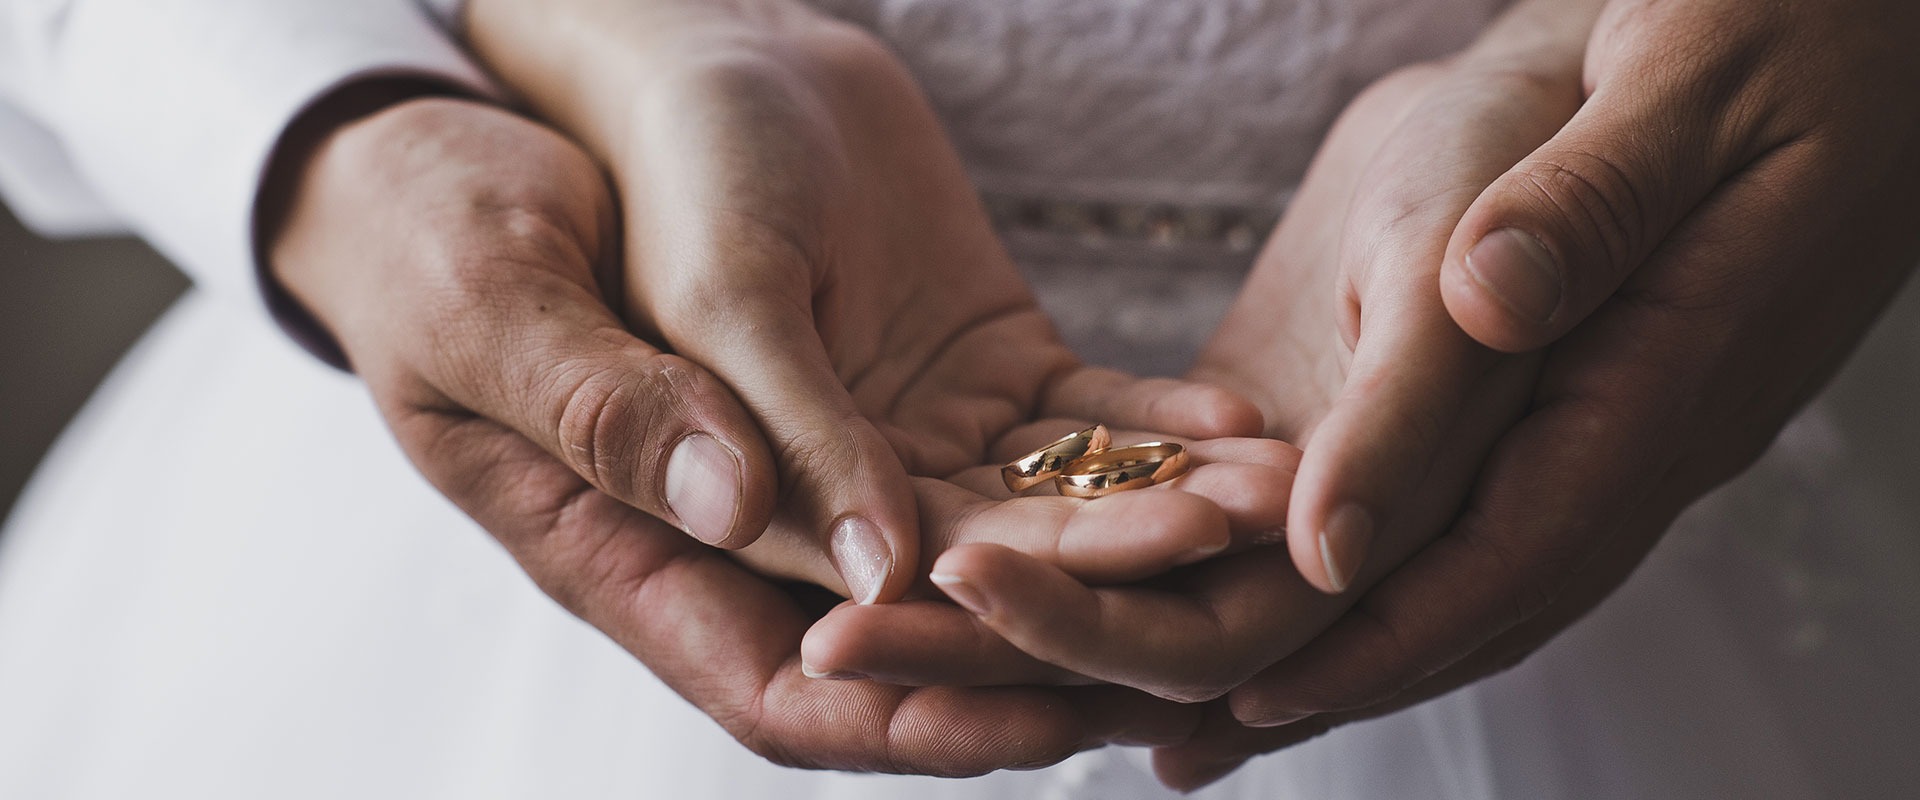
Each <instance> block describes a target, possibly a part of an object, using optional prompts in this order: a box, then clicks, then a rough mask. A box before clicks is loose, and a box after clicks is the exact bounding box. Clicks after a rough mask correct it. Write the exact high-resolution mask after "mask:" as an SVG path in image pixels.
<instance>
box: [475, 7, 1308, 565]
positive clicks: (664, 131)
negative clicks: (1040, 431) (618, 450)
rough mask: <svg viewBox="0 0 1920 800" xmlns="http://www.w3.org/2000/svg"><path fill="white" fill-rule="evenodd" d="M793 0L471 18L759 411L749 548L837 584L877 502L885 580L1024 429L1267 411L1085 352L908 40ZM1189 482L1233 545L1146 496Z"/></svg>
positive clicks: (627, 306) (502, 10)
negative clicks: (898, 54) (602, 179)
mask: <svg viewBox="0 0 1920 800" xmlns="http://www.w3.org/2000/svg"><path fill="white" fill-rule="evenodd" d="M781 7H782V6H781V5H780V4H771V3H767V4H745V3H742V4H737V5H729V4H719V5H717V6H716V5H710V4H704V3H698V4H688V3H672V2H665V3H656V4H647V5H641V6H636V5H634V4H627V3H608V2H601V1H600V0H575V2H570V3H563V4H540V5H538V6H533V5H528V4H524V3H485V2H483V3H479V4H475V5H474V6H473V7H472V9H471V11H470V19H469V23H470V28H471V34H472V39H473V41H474V43H475V46H476V48H477V49H478V51H479V52H480V53H481V55H482V56H483V57H485V58H487V59H488V60H489V63H490V65H491V66H493V67H494V68H495V69H496V70H497V71H498V72H499V73H500V74H501V75H502V77H503V78H505V79H506V80H507V81H509V82H510V83H511V84H513V85H515V86H517V87H519V88H520V89H521V90H522V91H523V92H524V93H525V94H526V97H527V99H528V100H529V102H531V103H532V104H533V105H534V106H535V107H536V108H538V109H539V110H540V111H541V113H542V114H543V115H545V116H546V117H548V118H550V119H552V120H554V121H555V123H556V124H558V125H559V126H561V127H562V128H563V129H565V130H566V131H568V132H569V133H570V134H571V135H573V136H575V137H577V138H578V139H579V140H581V141H582V142H583V143H585V145H586V146H587V147H588V148H589V150H590V151H592V152H593V153H594V154H595V155H596V156H597V157H598V158H599V159H601V160H602V161H603V162H604V163H605V164H607V166H608V167H609V168H610V170H611V172H612V175H613V177H614V181H615V183H616V185H617V187H618V189H619V195H620V197H621V200H622V203H623V216H622V223H623V225H624V228H625V233H626V237H627V239H626V250H625V253H624V257H623V258H624V262H623V266H624V267H625V269H624V270H623V271H622V273H621V277H622V278H624V281H623V284H622V286H621V287H620V288H619V290H618V291H616V292H614V293H613V296H614V298H615V300H616V303H617V305H618V307H619V308H620V309H621V311H622V314H623V316H624V318H625V319H626V320H627V322H628V323H629V324H630V325H631V326H632V327H633V328H634V329H636V330H638V331H641V332H643V333H644V334H645V335H646V337H647V338H649V339H652V340H656V341H660V342H662V343H663V344H664V345H665V346H666V347H669V348H671V349H672V350H673V351H674V352H675V353H677V354H679V355H682V356H684V357H686V358H688V359H691V360H692V361H694V362H696V363H699V364H701V365H702V366H704V367H706V368H707V369H710V370H712V372H713V374H714V375H715V376H716V377H718V378H719V379H720V381H721V382H722V383H724V384H725V385H726V386H727V387H728V388H730V389H731V390H733V391H734V392H735V393H736V394H737V395H738V397H739V398H740V400H741V402H742V403H743V404H744V406H745V407H746V408H747V409H748V411H749V413H750V414H751V415H752V416H753V419H754V422H755V423H756V424H757V425H758V426H759V428H760V429H761V430H762V431H763V432H764V433H765V435H766V437H767V441H768V444H769V445H770V448H771V450H772V452H773V453H774V455H775V458H774V462H775V464H774V466H775V470H774V472H775V473H776V475H775V476H768V477H765V478H756V479H754V480H750V481H749V483H750V484H754V485H759V484H760V483H762V482H763V481H764V482H774V483H777V484H778V485H779V486H780V491H781V496H780V498H779V503H778V504H777V506H776V508H777V510H776V512H775V513H774V515H773V516H772V519H771V523H772V526H771V529H770V535H768V536H766V537H764V538H762V539H761V540H760V541H759V542H756V543H754V544H753V546H750V547H747V548H745V549H744V550H742V551H741V552H740V553H739V556H740V558H741V559H742V560H743V561H745V562H746V563H749V564H751V565H753V566H755V567H756V568H758V569H760V570H761V571H762V572H764V573H766V574H769V575H776V576H781V577H791V578H799V579H803V580H809V581H815V582H819V583H822V584H823V585H828V586H833V585H834V582H833V581H832V580H831V577H830V576H831V573H832V567H833V566H834V564H832V563H830V562H832V561H835V560H839V559H841V557H842V554H841V553H839V552H837V551H835V550H834V549H833V548H832V547H823V546H822V545H823V544H828V543H830V537H831V536H832V534H833V532H834V531H835V526H836V524H837V522H838V521H839V520H844V519H846V518H849V517H858V518H862V519H866V520H869V521H871V522H872V523H873V524H874V525H875V526H877V528H878V529H879V530H880V531H881V532H882V534H883V535H884V537H885V539H886V541H887V543H888V545H889V547H890V549H891V550H892V552H893V554H894V559H893V560H894V562H895V563H897V564H901V565H904V566H903V567H902V568H899V569H894V570H892V572H891V575H890V577H889V579H888V581H887V584H886V586H885V588H884V589H883V590H882V591H881V592H880V596H879V599H882V600H893V599H897V598H899V597H901V596H902V595H903V594H904V593H905V592H907V591H908V590H909V588H910V587H911V585H912V584H913V582H914V580H915V578H916V577H917V576H918V575H919V574H920V573H921V572H923V570H922V569H921V567H922V566H923V563H922V560H921V559H920V558H919V557H918V550H919V549H920V547H921V546H922V543H921V540H920V536H919V533H918V524H917V522H916V520H917V517H918V516H923V515H922V514H919V513H918V512H917V511H916V508H915V507H914V505H913V504H912V502H910V501H911V500H912V499H913V498H914V497H915V495H916V494H919V495H920V496H921V497H922V498H923V499H924V498H926V497H927V496H928V493H929V492H934V491H936V490H935V489H933V488H929V487H928V486H927V485H926V484H925V483H924V481H925V480H926V479H946V478H951V477H954V476H957V475H960V474H961V473H963V472H965V471H967V470H969V469H972V468H976V467H979V466H981V465H982V464H984V463H987V461H986V455H987V452H988V450H989V449H990V448H991V447H992V445H993V444H994V443H995V442H997V441H998V440H999V439H1000V438H1002V437H1003V436H1005V435H1006V434H1007V433H1008V432H1010V431H1012V430H1013V429H1014V428H1015V427H1016V426H1018V425H1023V424H1027V423H1031V422H1035V421H1037V420H1047V419H1052V420H1058V422H1055V423H1049V427H1050V429H1052V430H1053V431H1054V436H1056V437H1057V436H1058V435H1059V434H1060V433H1061V432H1064V431H1070V430H1076V429H1078V427H1083V425H1082V424H1081V423H1080V421H1082V420H1091V419H1098V420H1101V421H1103V422H1106V423H1107V424H1109V425H1112V426H1115V427H1118V428H1134V429H1140V430H1150V431H1157V432H1161V433H1165V434H1172V435H1183V436H1188V437H1193V438H1213V437H1220V436H1231V435H1251V434H1257V433H1258V432H1259V417H1258V414H1257V412H1256V411H1255V410H1254V409H1253V408H1252V407H1251V406H1249V405H1248V404H1247V403H1245V402H1244V401H1241V400H1239V399H1237V398H1234V397H1232V396H1231V395H1229V394H1228V393H1227V392H1224V391H1221V390H1219V389H1216V388H1211V387H1205V386H1200V385H1195V384H1184V383H1180V382H1175V381H1167V380H1150V381H1142V380H1136V379H1133V378H1131V377H1128V376H1124V375H1120V374H1118V373H1114V372H1111V371H1108V370H1100V369H1094V368H1089V367H1086V366H1084V365H1082V364H1081V363H1080V362H1079V361H1078V360H1077V359H1075V358H1074V357H1073V355H1072V354H1071V353H1070V352H1069V351H1068V350H1067V349H1066V347H1065V346H1064V345H1062V344H1061V342H1060V340H1059V338H1058V336H1057V335H1056V334H1055V333H1054V331H1053V328H1052V326H1051V324H1050V323H1049V322H1048V321H1047V320H1046V318H1045V316H1044V315H1043V314H1042V313H1041V312H1040V310H1039V308H1038V307H1037V305H1036V304H1035V302H1034V299H1033V296H1032V294H1031V293H1030V292H1029V291H1028V289H1027V287H1026V285H1025V283H1024V281H1023V280H1022V279H1021V278H1020V276H1019V275H1018V272H1017V271H1016V270H1015V268H1014V267H1013V265H1012V263H1011V262H1010V261H1009V260H1008V258H1007V256H1006V254H1005V252H1004V251H1003V250H1002V249H1001V247H1000V245H999V243H998V240H997V239H996V237H995V236H994V235H993V232H992V230H991V228H990V226H989V224H988V222H987V219H986V217H985V214H984V213H983V211H982V210H981V208H980V205H979V202H978V200H977V199H976V197H975V195H974V193H973V191H972V188H971V186H970V185H969V184H968V182H967V180H966V177H965V174H964V172H963V171H962V169H961V166H960V164H959V160H958V158H957V157H956V156H955V155H954V153H953V151H952V148H951V147H950V146H949V145H948V143H947V141H946V138H945V135H944V133H943V132H942V131H941V130H940V127H939V125H938V122H937V120H936V119H935V118H934V116H933V113H932V111H931V110H930V109H929V108H928V106H927V104H926V102H925V100H924V99H923V98H922V97H921V95H920V93H919V90H918V88H917V87H916V86H915V85H914V83H913V81H912V80H911V78H910V77H909V76H908V75H907V74H906V73H905V71H904V70H903V69H902V68H901V67H900V66H899V64H898V63H897V62H896V61H895V60H894V58H893V57H892V55H891V54H890V53H889V52H887V51H886V50H885V49H884V48H882V47H880V46H879V45H878V44H877V43H876V42H874V41H873V40H872V39H871V38H870V37H868V36H867V35H866V34H865V33H863V32H860V31H857V30H855V29H852V28H849V27H846V26H843V25H840V24H838V23H834V22H831V21H828V20H825V19H822V18H819V17H817V16H815V15H813V14H812V12H810V11H804V10H801V11H791V12H781V13H776V10H777V9H779V8H781ZM552 52H565V53H570V54H573V55H574V60H572V61H563V60H558V59H548V58H544V57H540V55H539V54H542V53H552ZM1050 438H1051V437H1050ZM995 463H997V462H995ZM1267 479H1268V480H1269V481H1272V480H1284V476H1281V475H1269V476H1267ZM1227 497H1228V496H1225V495H1222V496H1217V497H1215V498H1210V499H1213V500H1215V501H1218V500H1220V499H1225V498H1227ZM1140 502H1141V501H1139V500H1137V499H1136V500H1128V501H1125V503H1126V504H1129V505H1131V504H1137V503H1140ZM1173 503H1182V504H1184V508H1183V510H1178V511H1175V510H1172V509H1169V511H1168V513H1183V514H1186V515H1187V516H1188V517H1189V518H1192V519H1195V520H1200V521H1198V522H1195V523H1194V525H1196V526H1205V527H1210V528H1211V529H1212V531H1213V534H1214V535H1215V538H1216V540H1217V541H1215V542H1214V544H1217V545H1224V544H1225V543H1226V538H1225V535H1226V533H1227V530H1226V528H1225V526H1223V525H1221V524H1219V522H1218V518H1219V516H1220V514H1219V512H1217V511H1213V510H1210V509H1207V508H1205V505H1206V504H1205V503H1201V502H1197V501H1195V500H1194V498H1193V497H1184V498H1183V497H1179V496H1166V497H1159V498H1156V503H1155V504H1156V505H1160V506H1166V505H1168V504H1173ZM1023 504H1024V505H1029V506H1036V507H1039V506H1044V507H1046V508H1048V509H1050V510H1051V511H1050V512H1049V513H1053V514H1055V515H1064V514H1065V513H1066V512H1067V511H1068V510H1070V509H1072V508H1077V507H1079V506H1078V505H1075V504H1070V503H1068V502H1067V501H1064V500H1049V501H1046V502H1044V503H1041V502H1037V501H1023ZM1093 505H1094V506H1096V507H1097V506H1099V505H1101V504H1093ZM1111 505H1115V506H1117V505H1121V503H1113V504H1111ZM1149 516H1151V514H1150V515H1149ZM1209 516H1210V517H1211V518H1212V519H1211V520H1202V519H1201V518H1203V517H1209ZM1116 519H1117V517H1116ZM1277 524H1278V520H1268V521H1266V522H1265V523H1264V524H1263V525H1262V527H1261V528H1260V529H1259V530H1266V529H1271V528H1273V527H1277ZM1252 532H1257V531H1249V533H1252ZM1153 535H1154V534H1148V536H1149V538H1151V537H1152V536H1153ZM926 560H927V561H930V560H931V557H929V558H928V559H926ZM840 571H841V572H842V574H844V573H845V570H844V569H842V570H840ZM850 594H852V595H854V596H858V594H859V593H850Z"/></svg>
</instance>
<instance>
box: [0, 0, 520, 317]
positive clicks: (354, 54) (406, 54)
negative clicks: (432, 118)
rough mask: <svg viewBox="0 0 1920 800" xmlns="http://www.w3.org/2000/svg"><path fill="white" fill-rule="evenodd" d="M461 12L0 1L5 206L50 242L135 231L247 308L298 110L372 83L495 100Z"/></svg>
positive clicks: (444, 5) (211, 0) (253, 3)
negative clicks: (257, 240)
mask: <svg viewBox="0 0 1920 800" xmlns="http://www.w3.org/2000/svg"><path fill="white" fill-rule="evenodd" d="M460 5H461V0H0V197H4V199H5V200H6V202H7V204H8V205H9V206H10V207H11V208H12V210H13V212H14V213H15V215H17V216H18V217H20V219H21V220H22V221H24V222H25V223H26V224H27V225H28V226H29V227H31V228H33V229H35V230H37V231H39V232H41V233H43V234H46V235H51V236H76V235H88V234H99V233H122V232H132V233H137V234H139V235H141V236H142V237H145V238H146V239H147V240H148V241H149V242H151V243H152V244H153V245H154V246H155V247H156V248H158V249H159V250H160V251H161V252H162V253H163V254H165V255H166V256H168V257H169V258H171V259H172V260H173V261H174V262H175V263H176V264H179V265H180V266H181V267H182V268H183V269H185V270H186V271H187V272H188V273H189V274H190V275H192V277H193V278H194V280H195V282H196V283H197V284H199V285H200V286H202V287H205V288H211V289H214V290H216V291H220V292H222V293H227V292H229V291H230V290H239V291H240V292H241V295H240V296H244V297H246V298H248V299H249V300H250V299H251V298H252V297H253V296H254V295H255V292H254V263H253V262H254V256H253V254H254V252H255V250H254V247H253V241H252V232H253V212H254V205H255V198H256V196H257V194H258V191H259V184H260V178H261V175H262V172H263V170H264V169H265V167H266V164H267V161H268V158H269V157H270V156H271V154H272V152H273V149H274V147H275V145H276V144H277V143H278V141H279V139H280V136H281V134H282V132H283V131H284V130H285V129H286V127H287V125H288V123H289V122H291V121H292V120H293V119H294V118H295V117H296V116H298V115H299V113H300V112H301V111H302V110H304V109H305V108H306V107H308V106H309V105H310V104H311V103H312V102H314V101H315V100H317V99H319V98H320V97H322V96H324V95H326V94H328V93H329V92H330V91H331V90H333V89H335V88H337V87H339V86H341V85H343V84H345V83H348V82H351V81H354V80H357V79H361V78H366V77H373V76H419V77H430V78H435V79H438V80H441V81H446V82H449V83H452V84H454V85H459V86H465V87H468V88H471V89H473V90H474V91H476V92H481V93H484V92H487V91H489V87H488V82H487V78H486V76H485V75H484V74H483V73H482V72H481V70H480V69H479V68H478V67H476V66H475V65H474V64H473V63H472V62H471V61H470V60H469V59H468V58H467V57H466V55H465V54H463V53H462V52H461V50H460V49H459V48H458V47H457V46H456V45H455V44H454V41H453V37H452V35H451V33H450V31H451V29H452V27H453V24H452V23H453V21H454V20H455V19H457V17H458V12H459V6H460ZM130 131H137V132H138V133H137V134H130V133H129V132H130Z"/></svg>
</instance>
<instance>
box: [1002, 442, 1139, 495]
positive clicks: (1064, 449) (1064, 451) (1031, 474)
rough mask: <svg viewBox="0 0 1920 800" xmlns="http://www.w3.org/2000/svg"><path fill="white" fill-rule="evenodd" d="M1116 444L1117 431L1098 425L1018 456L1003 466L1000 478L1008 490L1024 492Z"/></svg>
mask: <svg viewBox="0 0 1920 800" xmlns="http://www.w3.org/2000/svg"><path fill="white" fill-rule="evenodd" d="M1112 446H1113V434H1112V433H1109V432H1108V431H1107V426H1105V425H1095V426H1093V427H1091V428H1088V429H1086V430H1083V431H1078V432H1075V433H1069V434H1067V435H1065V436H1062V437H1060V438H1058V439H1055V440H1054V441H1053V442H1052V443H1051V444H1048V445H1047V446H1046V447H1042V448H1040V449H1038V450H1035V451H1033V452H1031V453H1028V454H1026V455H1024V456H1021V457H1019V458H1017V459H1014V460H1013V462H1012V463H1009V464H1007V465H1006V466H1004V467H1001V468H1000V479H1001V480H1003V481H1005V482H1006V484H1007V489H1009V490H1011V491H1013V492H1015V493H1019V492H1024V491H1026V490H1028V489H1031V488H1033V487H1035V486H1039V485H1040V484H1042V483H1046V482H1047V481H1049V480H1052V479H1054V478H1057V477H1059V475H1060V473H1061V472H1062V471H1063V470H1065V469H1066V468H1067V465H1069V464H1072V463H1073V462H1075V461H1078V460H1080V459H1081V458H1084V457H1086V456H1087V455H1089V454H1092V453H1098V452H1101V451H1103V450H1106V449H1107V448H1109V447H1112Z"/></svg>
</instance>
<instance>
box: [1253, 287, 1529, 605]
mask: <svg viewBox="0 0 1920 800" xmlns="http://www.w3.org/2000/svg"><path fill="white" fill-rule="evenodd" d="M1382 305H1385V304H1382ZM1382 310H1383V311H1385V312H1386V313H1387V314H1392V313H1393V312H1392V310H1391V309H1382ZM1400 310H1401V311H1402V312H1403V313H1401V314H1399V315H1397V316H1395V317H1394V322H1393V325H1394V327H1391V328H1388V327H1386V326H1384V325H1383V326H1376V327H1375V329H1373V330H1369V331H1368V332H1367V333H1366V334H1364V335H1363V336H1362V338H1361V340H1360V348H1359V350H1358V351H1356V354H1355V358H1354V363H1353V367H1352V372H1351V374H1350V375H1349V377H1348V379H1347V383H1346V386H1345V387H1344V388H1343V389H1342V390H1341V394H1340V397H1339V399H1338V401H1337V402H1336V403H1335V404H1334V407H1333V409H1332V410H1331V411H1330V412H1329V413H1328V415H1327V417H1326V419H1325V420H1324V421H1322V422H1321V424H1320V426H1319V427H1318V428H1317V429H1316V430H1315V431H1314V434H1313V440H1312V442H1311V443H1310V444H1309V445H1308V447H1307V450H1306V454H1305V456H1304V457H1303V458H1302V460H1301V463H1300V474H1299V478H1298V479H1297V481H1296V482H1295V484H1294V487H1293V499H1292V504H1291V505H1292V507H1291V510H1290V513H1289V517H1288V523H1287V527H1286V531H1287V546H1288V549H1289V551H1290V552H1291V554H1292V556H1293V565H1294V568H1295V569H1298V570H1299V571H1300V574H1301V575H1302V576H1304V577H1305V578H1306V579H1307V580H1308V581H1309V582H1311V583H1312V584H1313V585H1314V586H1315V587H1317V588H1319V589H1320V590H1321V591H1324V592H1328V593H1331V594H1339V593H1342V592H1345V591H1347V589H1348V588H1349V587H1350V586H1351V585H1352V584H1353V582H1354V580H1355V578H1356V576H1358V575H1359V574H1360V571H1361V569H1362V568H1363V567H1365V566H1366V562H1367V559H1368V556H1369V554H1370V553H1371V552H1372V551H1373V550H1374V549H1375V548H1374V544H1375V541H1374V540H1375V537H1376V535H1377V534H1378V533H1379V532H1381V531H1383V530H1385V529H1386V528H1387V527H1388V526H1389V525H1391V524H1392V522H1393V520H1394V518H1395V516H1396V515H1397V513H1398V512H1399V511H1400V509H1402V508H1404V507H1405V506H1406V505H1407V500H1408V498H1410V497H1411V496H1413V495H1414V494H1415V492H1416V490H1417V489H1418V488H1419V487H1420V484H1421V482H1422V480H1423V479H1424V478H1425V477H1426V476H1427V474H1428V472H1429V470H1430V468H1431V467H1432V465H1433V464H1434V461H1435V459H1436V458H1437V457H1439V456H1440V455H1442V454H1443V453H1447V452H1448V448H1452V449H1453V450H1454V451H1456V454H1457V451H1458V450H1459V449H1460V448H1462V447H1467V448H1473V449H1475V450H1484V448H1485V447H1486V446H1487V445H1483V444H1481V443H1478V442H1462V441H1460V436H1459V435H1457V432H1458V431H1459V430H1460V429H1461V426H1460V425H1459V424H1458V423H1459V417H1460V415H1461V411H1462V408H1463V407H1464V406H1465V405H1466V403H1467V401H1468V398H1469V397H1475V398H1478V400H1479V402H1481V403H1483V404H1485V403H1494V404H1498V405H1500V406H1502V407H1507V408H1513V407H1516V406H1518V405H1519V403H1520V402H1522V401H1523V400H1524V398H1525V394H1524V392H1523V391H1522V390H1521V389H1520V388H1519V387H1514V391H1512V392H1511V393H1510V394H1512V395H1513V396H1512V397H1502V396H1499V395H1498V393H1495V392H1493V391H1491V389H1492V387H1489V386H1487V384H1486V381H1485V380H1484V378H1485V376H1486V375H1487V373H1488V370H1489V369H1490V368H1491V367H1492V366H1493V363H1494V362H1493V359H1492V354H1491V353H1489V352H1487V351H1486V350H1485V349H1484V348H1482V347H1480V346H1479V345H1478V344H1476V343H1474V342H1473V341H1471V340H1469V339H1467V338H1466V337H1465V336H1464V335H1463V334H1461V333H1460V331H1459V329H1458V328H1456V327H1455V326H1454V325H1453V323H1452V322H1451V321H1450V320H1448V319H1447V318H1446V314H1445V312H1444V311H1443V310H1442V309H1440V308H1439V306H1438V303H1437V302H1435V303H1432V304H1426V305H1425V307H1415V308H1404V309H1400ZM1489 394H1492V395H1494V396H1491V397H1487V396H1485V395H1489Z"/></svg>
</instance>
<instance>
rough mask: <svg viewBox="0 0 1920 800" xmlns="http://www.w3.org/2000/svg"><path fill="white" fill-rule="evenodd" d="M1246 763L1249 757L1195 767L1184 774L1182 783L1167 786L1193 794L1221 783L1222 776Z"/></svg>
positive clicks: (1231, 772)
mask: <svg viewBox="0 0 1920 800" xmlns="http://www.w3.org/2000/svg"><path fill="white" fill-rule="evenodd" d="M1245 763H1247V759H1244V758H1234V759H1228V760H1226V761H1219V762H1215V763H1212V764H1208V765H1206V766H1201V767H1195V768H1194V769H1193V771H1192V772H1189V773H1187V774H1186V775H1185V776H1184V778H1183V780H1181V781H1180V785H1178V786H1169V787H1167V788H1169V789H1173V790H1174V791H1177V792H1179V793H1181V794H1193V793H1194V792H1197V791H1200V790H1201V789H1205V788H1207V787H1208V786H1212V785H1213V784H1215V783H1219V782H1220V779H1221V778H1225V777H1227V776H1228V775H1231V774H1233V771H1234V770H1237V769H1239V768H1240V765H1242V764H1245Z"/></svg>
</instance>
